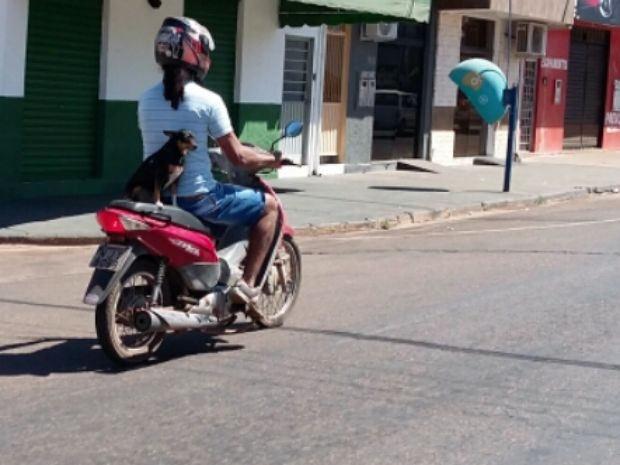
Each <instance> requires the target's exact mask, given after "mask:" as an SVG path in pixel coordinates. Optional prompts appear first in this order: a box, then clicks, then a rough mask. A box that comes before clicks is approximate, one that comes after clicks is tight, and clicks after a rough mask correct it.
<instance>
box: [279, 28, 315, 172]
mask: <svg viewBox="0 0 620 465" xmlns="http://www.w3.org/2000/svg"><path fill="white" fill-rule="evenodd" d="M313 49H314V39H312V38H308V37H296V36H287V37H286V41H285V45H284V85H283V89H282V113H281V116H280V122H281V126H282V127H284V125H286V124H287V123H288V122H289V121H292V120H297V121H301V122H302V123H303V125H304V132H303V135H302V137H293V138H287V139H283V140H282V141H281V142H280V150H282V152H283V153H286V156H287V158H290V159H291V160H293V161H294V162H295V163H298V164H306V163H308V154H307V151H308V149H307V147H308V143H307V141H308V128H309V127H310V124H309V121H310V104H311V101H312V60H313Z"/></svg>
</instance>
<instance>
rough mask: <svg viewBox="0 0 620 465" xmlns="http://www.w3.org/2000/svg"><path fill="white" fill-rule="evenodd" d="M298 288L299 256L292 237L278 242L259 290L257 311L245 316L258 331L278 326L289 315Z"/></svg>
mask: <svg viewBox="0 0 620 465" xmlns="http://www.w3.org/2000/svg"><path fill="white" fill-rule="evenodd" d="M300 287H301V253H300V252H299V248H298V247H297V244H295V241H294V240H293V238H292V237H285V238H284V239H283V240H282V244H281V245H280V249H279V250H278V253H277V255H276V258H275V260H274V263H273V265H272V266H271V270H269V275H268V277H267V280H266V282H265V285H264V286H263V293H262V294H261V296H260V299H259V302H258V310H251V311H250V312H249V316H250V317H251V318H252V320H254V322H255V323H256V324H257V325H258V326H260V327H261V328H275V327H278V326H282V324H283V323H284V319H285V318H286V317H287V316H288V315H289V314H290V312H291V310H292V309H293V306H294V305H295V301H296V300H297V296H298V295H299V290H300Z"/></svg>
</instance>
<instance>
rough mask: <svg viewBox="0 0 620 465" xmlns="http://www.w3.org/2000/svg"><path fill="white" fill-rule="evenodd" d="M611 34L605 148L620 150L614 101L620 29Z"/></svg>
mask: <svg viewBox="0 0 620 465" xmlns="http://www.w3.org/2000/svg"><path fill="white" fill-rule="evenodd" d="M610 33H611V43H610V46H609V66H608V71H607V96H606V99H605V127H604V129H603V148H604V149H618V148H620V110H618V111H614V110H613V100H614V84H615V81H618V84H619V85H620V29H611V31H610ZM619 91H620V89H619ZM619 97H620V96H619ZM618 100H620V98H619V99H618ZM618 104H620V102H618Z"/></svg>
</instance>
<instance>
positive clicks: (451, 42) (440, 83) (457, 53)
mask: <svg viewBox="0 0 620 465" xmlns="http://www.w3.org/2000/svg"><path fill="white" fill-rule="evenodd" d="M461 18H462V17H461V16H460V15H458V14H451V13H447V12H441V13H440V15H439V31H438V34H437V37H438V40H437V57H436V63H437V65H436V68H435V91H434V97H433V106H435V107H455V106H456V95H457V88H456V85H455V84H454V83H453V82H452V81H451V80H450V77H449V74H450V71H452V68H454V67H455V66H456V65H457V64H458V63H459V61H460V57H461ZM453 158H454V131H451V130H446V131H433V133H432V147H431V159H432V161H434V162H435V163H447V162H450V161H452V160H453Z"/></svg>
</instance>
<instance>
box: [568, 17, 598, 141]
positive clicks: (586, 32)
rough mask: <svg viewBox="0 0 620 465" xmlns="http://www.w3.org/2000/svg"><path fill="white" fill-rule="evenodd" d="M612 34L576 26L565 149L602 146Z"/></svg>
mask: <svg viewBox="0 0 620 465" xmlns="http://www.w3.org/2000/svg"><path fill="white" fill-rule="evenodd" d="M608 51H609V32H607V31H605V30H596V29H587V28H583V27H577V26H575V27H573V29H572V31H571V41H570V56H569V61H568V85H567V88H566V113H565V116H564V148H565V149H583V148H594V147H600V146H601V137H602V134H603V123H604V114H605V82H606V76H607V57H608V54H609V52H608Z"/></svg>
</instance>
